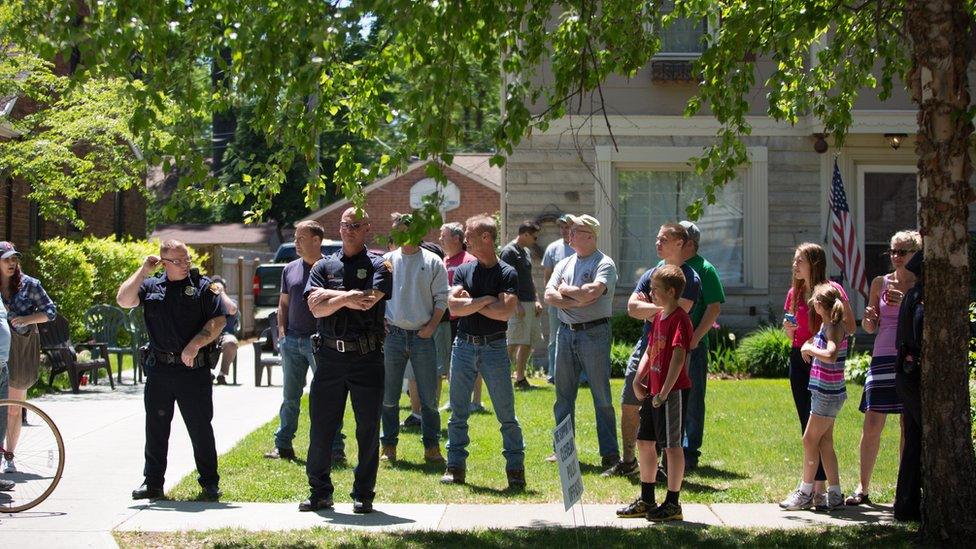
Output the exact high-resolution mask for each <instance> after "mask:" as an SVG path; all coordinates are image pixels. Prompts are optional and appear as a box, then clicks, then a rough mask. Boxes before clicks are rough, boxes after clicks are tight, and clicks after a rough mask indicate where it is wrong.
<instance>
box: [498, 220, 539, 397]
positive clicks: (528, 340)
mask: <svg viewBox="0 0 976 549" xmlns="http://www.w3.org/2000/svg"><path fill="white" fill-rule="evenodd" d="M539 230H540V227H539V224H538V223H536V222H535V221H524V222H523V223H522V224H521V225H519V228H518V238H516V239H515V240H513V241H511V242H509V243H508V245H506V246H505V247H504V248H502V253H501V254H499V255H500V258H501V260H502V261H503V262H505V263H508V264H509V265H511V266H512V267H514V268H515V272H516V273H518V307H517V308H516V309H515V314H514V315H512V317H511V318H509V319H508V330H507V331H506V332H505V338H506V340H507V341H508V356H509V360H511V361H512V362H514V363H515V388H516V389H523V390H524V389H531V388H532V386H531V385H530V384H529V380H528V379H526V378H525V365H526V363H527V362H528V361H529V355H531V354H532V346H533V345H535V342H536V341H538V340H539V338H541V337H542V333H541V330H540V327H539V313H541V312H542V304H541V303H539V299H538V298H537V297H536V294H535V282H534V281H533V280H532V258H531V257H530V256H529V250H528V247H529V246H533V245H535V241H536V239H537V238H538V237H539Z"/></svg>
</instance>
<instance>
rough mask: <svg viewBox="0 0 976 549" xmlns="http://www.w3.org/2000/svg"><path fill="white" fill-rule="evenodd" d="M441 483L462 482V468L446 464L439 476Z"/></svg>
mask: <svg viewBox="0 0 976 549" xmlns="http://www.w3.org/2000/svg"><path fill="white" fill-rule="evenodd" d="M441 484H464V469H462V468H460V467H455V466H453V465H448V466H447V471H445V472H444V476H442V477H441Z"/></svg>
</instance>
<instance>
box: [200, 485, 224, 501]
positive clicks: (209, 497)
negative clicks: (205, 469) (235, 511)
mask: <svg viewBox="0 0 976 549" xmlns="http://www.w3.org/2000/svg"><path fill="white" fill-rule="evenodd" d="M222 495H224V493H223V492H221V491H220V488H218V487H217V485H216V484H208V485H206V486H201V487H200V497H201V499H204V500H206V501H217V500H218V499H220V496H222Z"/></svg>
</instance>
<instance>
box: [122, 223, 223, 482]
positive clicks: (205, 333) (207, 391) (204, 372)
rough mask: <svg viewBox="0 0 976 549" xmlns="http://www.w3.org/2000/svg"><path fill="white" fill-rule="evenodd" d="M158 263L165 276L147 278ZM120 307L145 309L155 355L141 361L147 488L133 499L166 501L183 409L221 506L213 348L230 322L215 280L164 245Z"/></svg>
mask: <svg viewBox="0 0 976 549" xmlns="http://www.w3.org/2000/svg"><path fill="white" fill-rule="evenodd" d="M160 263H162V267H163V269H164V272H163V274H161V275H159V276H148V275H150V274H151V273H152V272H153V271H154V270H155V269H156V268H157V267H158V266H159V264H160ZM147 276H148V278H147ZM116 301H118V304H119V305H120V306H122V307H126V308H130V307H135V306H137V305H140V304H141V305H142V306H143V313H144V314H145V319H146V331H147V332H148V335H149V348H148V349H147V350H146V351H145V352H144V353H143V354H144V356H143V366H144V368H145V370H146V387H145V396H144V401H145V407H146V464H145V469H144V471H143V475H144V476H145V482H144V483H143V485H142V486H140V487H139V488H137V489H135V490H133V491H132V498H133V499H147V498H148V499H155V498H161V497H163V481H164V476H165V474H166V454H167V451H168V449H169V432H170V424H171V423H172V421H173V404H174V403H175V404H179V407H180V414H181V415H182V416H183V422H184V423H186V430H187V432H188V433H189V435H190V441H191V442H192V443H193V459H194V460H195V461H196V466H197V473H198V475H199V476H198V477H197V480H198V482H199V483H200V486H201V488H202V490H203V494H202V496H203V498H204V499H209V500H216V499H218V498H219V497H220V490H219V488H218V483H219V481H220V476H219V475H218V474H217V449H216V446H215V444H214V432H213V426H212V425H211V420H212V419H213V385H212V383H211V378H210V370H211V368H212V367H213V366H214V364H215V362H216V357H217V354H218V353H219V351H218V350H217V349H216V348H215V347H214V345H213V341H214V339H215V338H216V337H217V336H219V335H220V331H221V330H222V329H223V327H224V323H225V322H226V319H225V318H224V314H225V311H224V307H223V304H222V302H221V299H220V296H219V295H217V293H215V292H214V291H213V289H212V288H211V285H210V279H208V278H207V277H202V276H200V275H199V274H198V273H197V271H196V270H195V269H194V270H191V269H190V255H189V251H188V250H187V247H186V245H185V244H183V243H182V242H180V241H178V240H167V241H165V242H163V243H162V244H161V245H160V249H159V256H154V255H150V256H148V257H147V258H146V260H145V261H144V262H143V264H142V266H141V267H140V268H139V270H137V271H136V272H135V273H133V274H132V276H130V277H129V278H128V279H127V280H126V281H125V282H123V283H122V286H121V287H119V292H118V295H117V296H116Z"/></svg>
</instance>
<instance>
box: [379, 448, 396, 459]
mask: <svg viewBox="0 0 976 549" xmlns="http://www.w3.org/2000/svg"><path fill="white" fill-rule="evenodd" d="M380 461H389V462H390V463H396V446H393V445H390V444H384V445H383V449H382V450H380Z"/></svg>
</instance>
